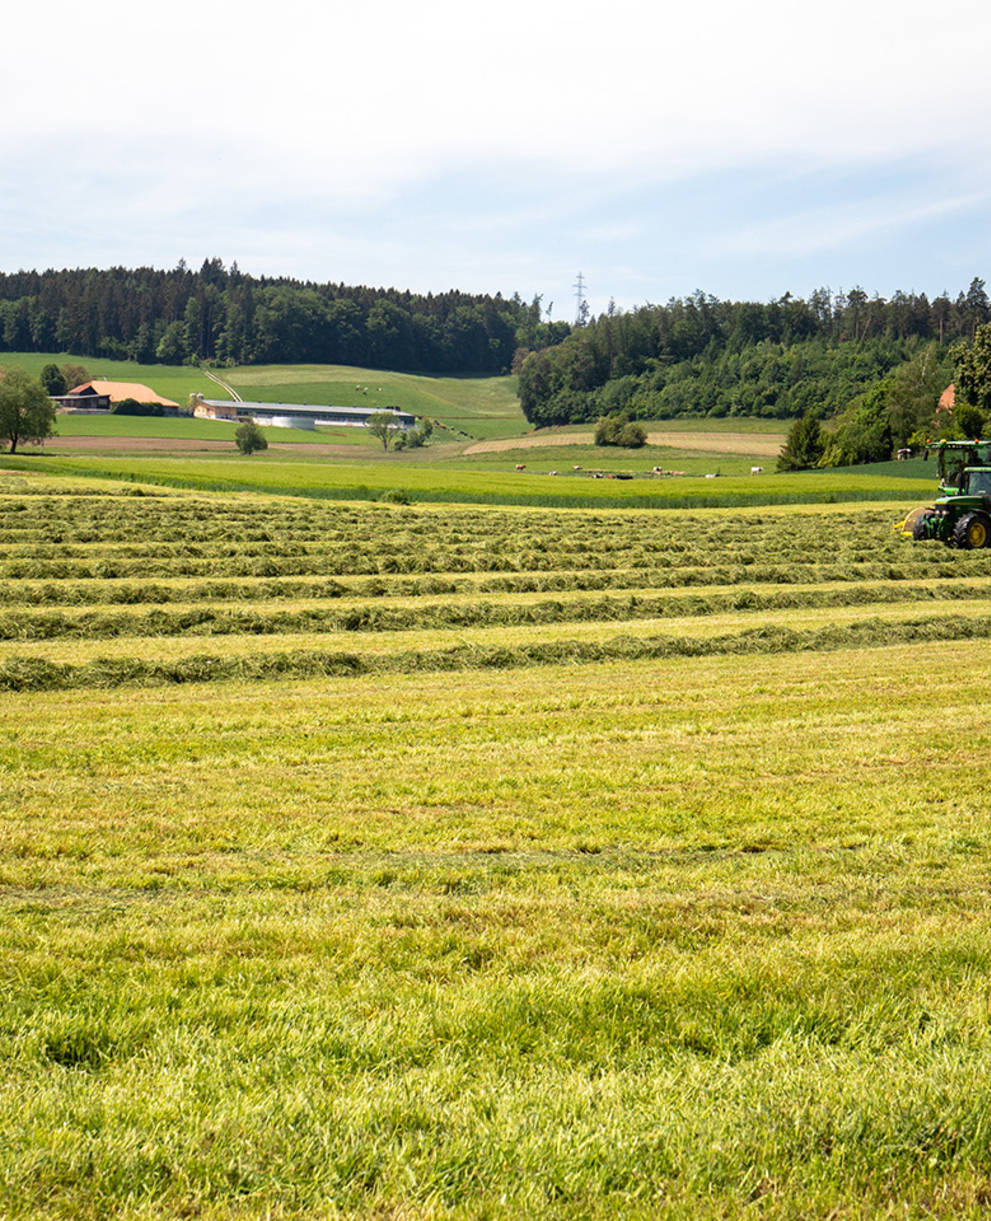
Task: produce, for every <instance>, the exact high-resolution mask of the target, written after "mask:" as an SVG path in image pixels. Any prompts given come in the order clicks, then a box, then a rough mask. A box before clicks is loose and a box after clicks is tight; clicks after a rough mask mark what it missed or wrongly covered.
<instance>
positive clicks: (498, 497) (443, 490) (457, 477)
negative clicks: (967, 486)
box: [3, 430, 933, 508]
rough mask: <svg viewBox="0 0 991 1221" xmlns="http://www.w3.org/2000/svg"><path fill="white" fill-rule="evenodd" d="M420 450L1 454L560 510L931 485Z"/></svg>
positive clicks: (119, 469)
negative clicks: (390, 457)
mask: <svg viewBox="0 0 991 1221" xmlns="http://www.w3.org/2000/svg"><path fill="white" fill-rule="evenodd" d="M270 431H273V430H270ZM418 452H419V451H414V454H413V456H412V457H411V460H410V461H408V462H406V461H391V462H372V463H360V462H354V461H353V460H347V461H344V460H341V459H325V458H320V459H318V460H310V461H306V460H304V459H305V451H304V452H303V453H301V454H300V455H297V456H293V457H292V458H289V456H288V455H286V454H284V453H283V452H281V451H271V450H269V451H267V452H265V453H262V454H253V455H252V456H251V457H250V458H244V457H242V456H241V455H239V454H234V453H232V454H231V455H230V456H229V457H227V456H220V455H217V456H214V455H211V456H210V457H209V458H188V457H184V458H183V457H139V456H133V457H131V456H129V457H127V458H114V457H105V456H102V455H101V456H91V455H83V454H74V455H72V457H49V456H41V455H32V456H27V457H22V456H19V455H17V456H15V457H13V458H10V457H6V458H4V460H3V465H4V466H5V467H6V468H7V469H9V470H17V471H36V472H39V473H42V472H44V473H49V474H52V475H62V474H65V475H77V476H81V475H92V476H94V477H96V478H111V479H123V480H130V481H138V482H147V483H151V484H156V483H157V484H162V485H165V486H173V487H186V488H192V489H195V488H199V489H206V490H226V491H238V490H243V491H261V492H269V493H275V494H284V495H293V496H309V497H315V498H320V497H329V498H343V499H349V498H355V499H368V498H377V497H379V496H381V495H383V494H385V493H387V492H390V493H391V492H395V491H397V490H398V491H401V492H402V493H403V494H404V495H408V496H409V497H411V498H412V499H414V500H418V501H423V502H431V501H433V502H457V503H469V504H472V503H474V504H518V505H532V506H541V505H543V506H559V507H568V506H572V507H583V506H585V507H592V508H594V507H596V506H602V507H605V506H609V505H613V506H617V507H624V506H625V507H628V508H679V507H686V506H698V507H700V508H703V507H710V508H715V507H732V506H736V505H741V506H742V505H761V504H766V505H773V504H787V503H810V504H821V503H830V502H839V501H870V500H893V501H904V502H905V504H906V507H911V506H912V505H913V504H915V503H918V502H919V501H920V500H924V499H926V498H931V496H932V494H933V482H932V480H931V479H926V478H922V479H920V478H911V477H905V476H903V475H897V476H896V475H890V476H884V477H879V478H876V479H874V480H867V479H865V478H864V477H863V476H862V475H860V474H851V473H850V472H848V471H814V472H799V473H796V474H784V475H763V476H751V475H746V476H741V475H736V476H728V477H719V478H718V479H706V478H704V477H702V476H696V477H687V478H686V477H677V478H671V477H661V476H657V477H653V478H647V477H646V476H645V477H643V478H640V479H631V480H617V479H593V478H591V477H590V476H588V475H587V474H576V473H575V472H569V473H567V474H560V475H550V474H548V473H545V472H544V470H543V464H542V463H541V464H539V465H538V464H536V463H535V464H534V466H535V469H531V470H526V471H519V472H518V471H508V470H498V469H497V470H489V469H479V468H471V469H464V468H461V467H459V466H443V465H439V464H436V463H432V462H429V461H426V462H424V461H418V460H417V458H416V457H415V455H416V454H417V453H418ZM396 457H398V458H400V459H402V458H404V457H405V455H398V456H396ZM549 469H553V468H549Z"/></svg>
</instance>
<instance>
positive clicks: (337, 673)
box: [0, 615, 991, 691]
mask: <svg viewBox="0 0 991 1221" xmlns="http://www.w3.org/2000/svg"><path fill="white" fill-rule="evenodd" d="M989 637H991V615H981V616H974V617H970V618H968V617H965V616H960V615H940V616H921V617H916V618H912V619H906V620H902V621H890V620H883V619H876V618H874V619H864V620H859V621H856V622H853V623H848V624H833V625H827V626H825V627H819V628H811V629H805V630H796V629H793V628H788V627H784V626H765V627H756V628H748V629H746V630H744V631H742V632H736V633H733V634H731V635H723V636H712V637H705V638H693V637H672V636H653V637H638V638H634V637H629V636H618V637H613V638H611V639H607V640H553V641H551V640H546V641H535V642H532V643H519V644H517V645H516V646H515V647H498V646H490V647H486V646H478V645H452V646H450V647H448V648H435V649H424V650H404V651H401V652H388V653H382V654H360V653H351V652H345V651H340V650H327V651H319V650H299V651H295V652H294V651H288V652H279V653H268V654H251V653H244V654H234V655H230V656H224V657H218V656H208V655H199V656H192V657H181V658H176V659H170V660H159V661H155V660H146V659H141V658H129V657H119V658H97V659H94V660H92V661H89V662H85V663H83V664H81V665H72V664H69V663H64V662H61V663H60V662H55V661H51V660H48V659H45V658H36V657H10V658H8V659H7V660H6V661H4V662H3V663H0V691H39V690H65V689H69V688H76V687H99V688H108V687H122V686H131V685H136V686H148V685H161V684H168V683H191V682H213V681H217V680H241V681H258V680H266V679H278V678H309V677H317V676H327V677H338V678H340V677H347V676H353V675H358V674H371V673H393V674H395V673H415V672H417V671H421V670H422V671H446V670H468V669H508V668H513V667H526V666H539V665H558V664H562V663H571V664H579V663H590V662H598V661H609V660H657V659H662V658H666V657H704V656H712V655H716V654H741V655H751V654H752V655H760V654H768V653H786V652H806V651H810V650H814V651H828V650H835V649H846V648H866V647H871V646H876V647H880V646H886V645H889V644H904V643H916V642H925V641H929V642H932V641H941V640H967V639H973V640H986V639H988V638H989Z"/></svg>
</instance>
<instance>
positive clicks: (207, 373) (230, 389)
mask: <svg viewBox="0 0 991 1221" xmlns="http://www.w3.org/2000/svg"><path fill="white" fill-rule="evenodd" d="M202 373H203V374H204V376H205V377H208V378H209V379H210V381H212V382H216V383H217V385H218V386H220V387H221V389H222V390H226V391H227V393H228V394H229V395H230V396H231V398H232V399H233V400H234V402H235V403H241V402H243V401H244V400H243V399H242V398H241V396H240V395H239V394H238V392H237V391H236V390H235V389H234V387H233V386H231V385H229V384H228V383H227V382H225V381H223V380H222V379H221V378H219V377H218V376H217V375H216V373H211V372H210V370H209V369H203V370H202Z"/></svg>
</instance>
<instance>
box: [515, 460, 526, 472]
mask: <svg viewBox="0 0 991 1221" xmlns="http://www.w3.org/2000/svg"><path fill="white" fill-rule="evenodd" d="M516 469H517V470H518V471H525V470H526V463H525V462H517V464H516Z"/></svg>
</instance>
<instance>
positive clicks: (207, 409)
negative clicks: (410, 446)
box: [194, 399, 416, 429]
mask: <svg viewBox="0 0 991 1221" xmlns="http://www.w3.org/2000/svg"><path fill="white" fill-rule="evenodd" d="M194 414H195V415H198V416H202V417H205V418H206V419H211V420H248V419H251V420H254V421H255V422H256V423H257V424H271V425H275V426H276V427H278V426H280V425H281V426H282V427H283V428H315V427H316V426H317V425H318V424H327V425H341V424H345V425H350V426H352V427H356V428H362V427H364V425H365V424H367V423H368V421H369V420H370V419H371V417H372V416H373V415H383V414H388V415H392V416H394V417H395V427H396V428H403V429H408V428H415V427H416V416H414V415H411V414H410V413H409V412H408V411H399V410H398V409H397V408H395V407H335V406H320V405H315V404H313V403H240V402H238V403H235V402H234V401H233V400H231V399H200V400H199V401H198V402H197V404H196V407H195V409H194Z"/></svg>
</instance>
